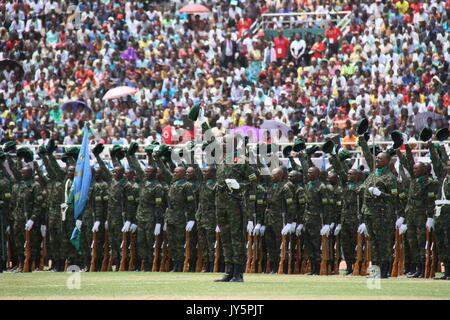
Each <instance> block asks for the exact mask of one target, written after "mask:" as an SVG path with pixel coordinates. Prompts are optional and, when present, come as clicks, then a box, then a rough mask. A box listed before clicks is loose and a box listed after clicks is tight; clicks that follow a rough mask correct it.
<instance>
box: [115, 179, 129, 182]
mask: <svg viewBox="0 0 450 320" xmlns="http://www.w3.org/2000/svg"><path fill="white" fill-rule="evenodd" d="M116 181H117V182H125V181H127V179H125V178H120V179H116Z"/></svg>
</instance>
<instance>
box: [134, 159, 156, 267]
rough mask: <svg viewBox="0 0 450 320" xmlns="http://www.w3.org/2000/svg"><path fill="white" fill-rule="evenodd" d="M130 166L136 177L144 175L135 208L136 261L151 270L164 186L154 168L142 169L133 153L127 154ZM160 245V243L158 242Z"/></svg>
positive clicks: (138, 264)
mask: <svg viewBox="0 0 450 320" xmlns="http://www.w3.org/2000/svg"><path fill="white" fill-rule="evenodd" d="M128 161H129V163H130V166H131V167H132V168H133V169H134V170H135V171H136V172H137V176H138V177H144V178H143V179H142V181H141V183H140V184H139V191H140V192H139V197H138V199H139V204H138V208H137V216H136V221H137V249H138V260H137V261H138V263H137V266H140V264H141V263H140V262H143V263H144V270H142V271H146V272H148V271H151V264H152V261H153V259H154V257H153V254H154V250H153V246H154V244H155V236H157V235H159V234H160V233H161V226H162V223H163V213H164V211H163V210H164V204H165V203H164V187H163V186H162V184H161V183H160V182H159V181H158V180H156V169H155V168H154V167H153V166H148V167H147V168H145V170H142V168H141V166H140V165H139V162H138V160H137V159H136V156H135V155H134V154H130V155H129V156H128ZM159 245H160V244H159Z"/></svg>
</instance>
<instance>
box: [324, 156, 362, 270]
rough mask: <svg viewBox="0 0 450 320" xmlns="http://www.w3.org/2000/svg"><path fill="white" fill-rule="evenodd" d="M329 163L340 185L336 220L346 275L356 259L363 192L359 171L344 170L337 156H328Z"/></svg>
mask: <svg viewBox="0 0 450 320" xmlns="http://www.w3.org/2000/svg"><path fill="white" fill-rule="evenodd" d="M330 163H331V164H332V165H333V168H334V170H336V172H337V174H338V176H339V178H340V180H341V185H342V204H343V206H342V211H341V216H340V219H338V220H337V221H336V223H337V224H340V225H341V227H342V231H341V232H340V235H341V246H342V250H343V253H344V258H345V263H346V265H347V271H346V275H351V274H352V273H353V264H354V263H355V261H356V256H355V248H356V244H357V231H358V226H359V219H360V218H359V217H358V216H361V210H362V204H363V194H362V191H363V190H362V188H361V183H360V182H359V176H360V172H358V170H356V169H350V170H348V172H347V173H346V172H345V169H344V168H345V165H344V164H343V163H342V162H341V160H340V159H339V157H334V156H331V157H330Z"/></svg>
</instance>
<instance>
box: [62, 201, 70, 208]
mask: <svg viewBox="0 0 450 320" xmlns="http://www.w3.org/2000/svg"><path fill="white" fill-rule="evenodd" d="M68 207H69V206H68V205H67V203H65V202H64V203H61V209H67V208H68Z"/></svg>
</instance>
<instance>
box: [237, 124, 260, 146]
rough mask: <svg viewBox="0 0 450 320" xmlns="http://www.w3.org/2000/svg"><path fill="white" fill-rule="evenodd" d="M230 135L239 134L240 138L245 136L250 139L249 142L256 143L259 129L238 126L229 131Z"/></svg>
mask: <svg viewBox="0 0 450 320" xmlns="http://www.w3.org/2000/svg"><path fill="white" fill-rule="evenodd" d="M231 133H232V134H236V133H239V134H240V135H242V136H247V137H249V138H250V140H249V141H250V142H258V140H259V138H260V136H259V129H258V128H255V127H251V126H240V127H237V128H234V129H232V130H231Z"/></svg>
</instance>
